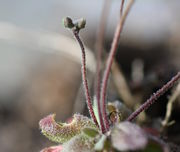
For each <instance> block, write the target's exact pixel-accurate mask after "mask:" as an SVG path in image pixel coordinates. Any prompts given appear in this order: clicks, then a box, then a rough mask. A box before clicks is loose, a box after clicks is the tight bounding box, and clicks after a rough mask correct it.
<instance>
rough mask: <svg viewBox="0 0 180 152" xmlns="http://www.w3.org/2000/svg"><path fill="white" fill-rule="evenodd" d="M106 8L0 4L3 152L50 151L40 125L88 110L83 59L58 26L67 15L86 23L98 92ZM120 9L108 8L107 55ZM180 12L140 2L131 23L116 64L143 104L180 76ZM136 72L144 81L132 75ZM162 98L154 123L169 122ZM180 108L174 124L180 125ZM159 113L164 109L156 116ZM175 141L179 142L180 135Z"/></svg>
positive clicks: (16, 1)
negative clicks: (98, 48) (98, 38)
mask: <svg viewBox="0 0 180 152" xmlns="http://www.w3.org/2000/svg"><path fill="white" fill-rule="evenodd" d="M127 1H128V0H127ZM103 2H104V0H99V1H96V0H91V1H90V0H76V1H72V0H66V1H64V0H51V1H50V0H31V1H24V0H13V1H11V0H6V1H3V0H0V147H1V148H0V149H1V151H2V152H12V151H14V152H16V151H21V152H32V151H34V152H35V151H40V150H41V149H42V148H44V147H47V146H50V145H53V143H51V142H49V141H48V139H46V138H45V137H44V136H42V135H41V134H40V130H39V126H38V122H39V120H40V119H41V118H43V117H44V116H46V115H48V114H50V113H56V114H57V120H61V121H65V120H66V119H67V118H69V117H71V116H72V114H73V113H74V112H79V113H83V112H84V111H86V110H84V93H83V91H82V89H81V71H80V68H81V64H80V63H81V60H80V59H81V54H80V53H81V52H80V49H79V46H78V44H77V43H76V42H75V40H74V39H73V36H72V35H71V32H69V31H68V30H67V29H65V28H64V27H63V26H62V23H61V22H62V18H63V17H65V16H71V17H72V18H74V19H77V18H81V17H83V18H86V20H87V26H86V28H85V29H84V30H82V31H81V36H82V39H83V41H84V43H85V45H86V48H87V49H86V51H87V67H88V78H89V85H90V86H91V90H92V92H93V79H94V75H95V63H96V60H95V56H94V52H95V51H96V50H95V42H96V36H97V30H98V26H99V23H100V16H101V11H102V7H103ZM120 2H121V1H120V0H113V1H111V2H110V5H109V8H110V12H109V15H108V16H107V18H108V20H107V24H106V31H105V37H104V47H105V50H107V51H106V52H108V50H109V49H110V46H111V41H112V38H113V34H114V30H115V27H116V24H117V22H118V20H119V8H120ZM179 10H180V1H179V0H172V1H168V0H148V1H144V0H137V1H136V3H135V5H134V6H133V8H132V10H131V12H130V14H129V16H128V19H127V22H126V24H125V28H124V30H123V33H122V37H121V41H120V45H119V48H118V53H117V56H116V61H117V63H118V65H119V67H121V69H122V71H123V73H124V75H125V77H126V79H127V80H128V81H127V82H128V85H129V87H130V89H131V91H132V92H137V91H138V93H139V92H140V93H141V94H142V95H141V96H142V100H143V101H144V100H145V99H146V98H148V97H149V95H150V94H151V93H152V92H153V91H155V90H156V89H157V88H159V87H160V86H162V84H164V83H165V82H167V81H168V80H169V79H170V78H171V77H172V76H173V75H174V74H175V73H176V72H177V71H178V70H179V69H180V13H179ZM104 56H106V55H104ZM138 70H139V73H141V75H138V73H137V72H135V71H138ZM134 72H135V73H134ZM133 73H134V74H135V75H138V78H139V79H137V76H136V77H134V76H133V75H134V74H133ZM137 82H138V83H137ZM112 88H113V86H112ZM110 90H111V89H110ZM112 90H113V91H110V92H109V97H108V99H109V100H114V99H117V98H120V97H119V96H118V93H117V91H116V89H115V88H113V89H112ZM164 98H165V99H163V98H162V99H161V100H162V101H163V100H165V102H160V103H158V104H159V105H158V104H157V105H154V106H152V109H155V110H154V111H153V110H152V111H153V114H152V115H151V116H152V117H153V116H154V117H155V116H158V117H159V116H161V117H163V116H164V114H165V107H166V102H167V98H166V97H164ZM179 106H180V104H178V106H177V107H176V109H175V112H174V116H173V118H177V119H178V114H179V113H178V110H177V109H178V108H179ZM153 107H154V108H153ZM158 107H161V109H160V110H157V109H158ZM152 111H151V113H152ZM175 130H176V129H175ZM174 132H176V131H174ZM173 139H174V141H180V138H179V137H177V136H176V137H175V138H173Z"/></svg>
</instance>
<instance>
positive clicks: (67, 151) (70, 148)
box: [62, 134, 94, 152]
mask: <svg viewBox="0 0 180 152" xmlns="http://www.w3.org/2000/svg"><path fill="white" fill-rule="evenodd" d="M93 147H94V140H92V138H88V137H87V136H84V135H83V134H80V135H77V136H74V137H73V138H71V140H69V141H68V142H66V143H64V144H63V150H62V152H94V150H93Z"/></svg>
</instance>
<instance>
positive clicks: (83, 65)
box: [72, 30, 99, 127]
mask: <svg viewBox="0 0 180 152" xmlns="http://www.w3.org/2000/svg"><path fill="white" fill-rule="evenodd" d="M72 31H73V34H74V36H75V38H76V40H77V41H78V43H79V46H80V48H81V51H82V69H81V70H82V80H83V85H84V90H85V96H86V102H87V106H88V110H89V113H90V116H91V118H92V119H93V121H94V123H95V124H96V125H97V126H98V127H99V125H98V122H97V119H96V117H95V114H94V111H93V108H92V102H91V97H90V93H89V88H88V82H87V77H86V53H85V49H84V45H83V43H82V41H81V39H80V37H79V31H76V30H72Z"/></svg>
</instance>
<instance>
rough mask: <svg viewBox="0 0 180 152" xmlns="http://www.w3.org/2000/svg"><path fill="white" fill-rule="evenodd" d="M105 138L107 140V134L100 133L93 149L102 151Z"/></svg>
mask: <svg viewBox="0 0 180 152" xmlns="http://www.w3.org/2000/svg"><path fill="white" fill-rule="evenodd" d="M106 140H107V136H105V135H102V136H101V138H100V139H99V141H98V142H97V143H96V144H95V146H94V150H96V151H102V150H103V149H104V146H105V142H106Z"/></svg>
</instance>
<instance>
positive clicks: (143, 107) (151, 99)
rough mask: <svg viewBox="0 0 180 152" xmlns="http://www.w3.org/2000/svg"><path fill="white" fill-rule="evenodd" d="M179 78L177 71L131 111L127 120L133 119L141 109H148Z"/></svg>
mask: <svg viewBox="0 0 180 152" xmlns="http://www.w3.org/2000/svg"><path fill="white" fill-rule="evenodd" d="M179 79H180V72H178V73H177V74H176V75H175V76H174V77H173V78H172V79H171V80H170V81H169V82H168V83H166V84H165V85H164V86H163V87H162V88H161V89H159V90H158V91H157V92H156V93H154V94H153V95H152V96H151V97H150V98H149V99H148V100H147V101H146V102H145V103H144V104H142V105H141V106H140V107H139V108H138V109H137V110H136V111H135V112H133V113H132V114H131V115H130V116H129V117H128V118H127V121H132V120H133V119H135V118H136V117H137V116H138V115H139V114H140V113H141V112H142V111H144V110H146V109H148V108H149V107H150V106H151V105H152V104H153V103H154V102H155V101H156V100H157V99H158V98H159V97H160V96H161V95H163V94H164V93H165V92H166V91H167V90H169V89H170V88H171V87H172V86H174V84H175V83H176V82H177V81H178V80H179Z"/></svg>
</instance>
